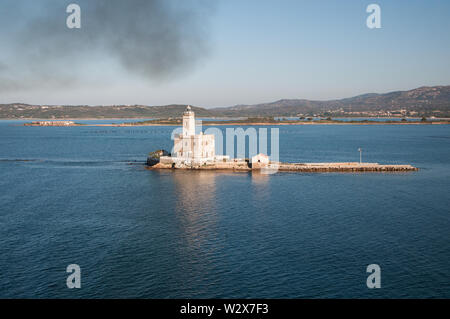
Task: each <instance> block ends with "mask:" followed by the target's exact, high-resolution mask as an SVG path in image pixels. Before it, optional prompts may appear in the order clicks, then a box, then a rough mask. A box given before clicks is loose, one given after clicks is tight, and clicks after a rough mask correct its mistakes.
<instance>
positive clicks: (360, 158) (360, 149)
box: [358, 147, 362, 164]
mask: <svg viewBox="0 0 450 319" xmlns="http://www.w3.org/2000/svg"><path fill="white" fill-rule="evenodd" d="M358 151H359V164H362V148H361V147H360V148H358Z"/></svg>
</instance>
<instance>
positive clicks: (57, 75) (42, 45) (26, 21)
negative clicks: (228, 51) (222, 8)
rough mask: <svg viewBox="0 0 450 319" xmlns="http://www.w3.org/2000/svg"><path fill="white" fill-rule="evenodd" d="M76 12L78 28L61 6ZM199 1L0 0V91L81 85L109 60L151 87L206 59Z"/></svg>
mask: <svg viewBox="0 0 450 319" xmlns="http://www.w3.org/2000/svg"><path fill="white" fill-rule="evenodd" d="M70 3H76V4H78V5H79V6H80V7H81V29H69V28H67V26H66V18H67V16H68V15H69V14H68V13H66V7H67V5H69V4H70ZM211 3H212V1H207V0H203V1H201V0H188V1H182V0H72V1H60V0H31V1H30V0H2V1H1V3H0V27H1V28H0V41H1V44H0V45H1V47H2V50H0V91H9V90H20V89H30V88H34V87H37V86H38V87H43V86H48V87H56V88H58V87H63V86H67V85H76V84H80V83H83V75H85V74H86V73H87V72H89V70H87V69H86V68H87V66H88V65H92V63H96V62H98V63H106V62H105V61H110V62H112V63H113V64H115V65H116V66H117V65H118V66H120V67H122V68H125V70H126V71H128V72H129V73H131V74H135V75H140V76H141V77H142V78H143V79H147V80H152V81H156V82H160V81H166V80H170V79H171V78H174V77H178V76H180V75H182V74H185V73H186V72H189V71H190V70H192V68H193V67H195V66H196V65H197V64H198V63H199V62H201V61H202V59H204V58H205V57H207V56H208V53H209V41H208V38H209V32H208V31H209V24H208V22H209V17H210V15H211V14H212V13H213V11H214V8H212V5H211Z"/></svg>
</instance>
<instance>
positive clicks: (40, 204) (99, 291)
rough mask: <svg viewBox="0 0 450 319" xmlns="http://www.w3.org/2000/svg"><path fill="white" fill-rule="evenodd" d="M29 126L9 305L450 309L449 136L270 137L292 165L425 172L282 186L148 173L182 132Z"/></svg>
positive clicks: (12, 187) (9, 231) (290, 181)
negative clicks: (300, 303)
mask: <svg viewBox="0 0 450 319" xmlns="http://www.w3.org/2000/svg"><path fill="white" fill-rule="evenodd" d="M130 121H132V122H134V121H136V120H130ZM77 122H80V121H77ZM81 122H82V123H84V124H102V123H103V124H104V123H109V122H111V121H81ZM120 122H123V120H121V121H120ZM23 123H24V122H23V121H8V120H3V121H0V298H450V196H449V193H450V126H449V125H300V126H296V125H281V126H273V127H267V128H268V129H269V130H270V129H271V128H278V130H279V159H280V160H281V161H284V162H357V161H359V159H360V152H359V151H358V149H359V148H361V149H362V160H363V161H364V162H372V163H374V162H377V163H382V164H411V165H414V166H416V167H418V168H419V171H417V172H405V173H393V172H391V173H375V172H372V173H293V172H285V173H281V172H279V173H275V174H269V175H267V174H260V173H256V172H255V173H251V172H214V171H185V170H184V171H183V170H165V171H156V170H148V169H146V167H145V165H144V163H145V161H146V157H147V154H148V153H149V152H151V151H154V150H157V149H166V150H169V151H170V150H171V148H172V143H173V141H172V140H171V138H170V137H171V133H172V131H173V129H174V127H171V126H148V127H107V126H76V127H26V126H23V125H22V124H23ZM226 128H227V127H226V126H220V127H219V129H220V130H225V129H226ZM244 128H246V127H244ZM72 264H76V265H78V266H79V267H80V282H81V287H80V288H74V289H69V288H68V286H67V280H68V277H69V276H70V275H71V273H70V272H67V267H68V265H72ZM373 264H376V265H378V266H379V269H380V271H379V273H378V274H379V279H380V288H369V287H368V285H367V280H368V277H369V276H370V275H371V272H368V271H367V268H368V266H369V265H373Z"/></svg>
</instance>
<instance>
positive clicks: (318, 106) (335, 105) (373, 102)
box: [216, 86, 450, 116]
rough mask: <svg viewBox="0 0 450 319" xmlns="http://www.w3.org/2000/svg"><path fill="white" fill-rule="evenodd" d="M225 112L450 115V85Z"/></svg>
mask: <svg viewBox="0 0 450 319" xmlns="http://www.w3.org/2000/svg"><path fill="white" fill-rule="evenodd" d="M216 110H218V111H220V112H221V113H222V114H223V115H227V116H237V115H238V114H245V115H246V116H295V115H298V114H304V115H313V114H322V115H324V114H328V115H331V114H335V115H336V114H341V115H345V114H347V115H348V114H349V113H351V112H367V113H373V112H376V111H384V112H387V111H389V112H395V111H398V110H406V111H407V112H417V113H418V114H417V115H421V116H422V115H427V116H430V115H445V116H449V115H450V86H434V87H421V88H417V89H414V90H410V91H396V92H389V93H384V94H376V93H369V94H363V95H359V96H355V97H351V98H345V99H340V100H329V101H311V100H303V99H290V100H287V99H283V100H279V101H275V102H271V103H263V104H256V105H236V106H232V107H226V108H219V109H216Z"/></svg>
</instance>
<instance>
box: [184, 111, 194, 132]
mask: <svg viewBox="0 0 450 319" xmlns="http://www.w3.org/2000/svg"><path fill="white" fill-rule="evenodd" d="M182 135H183V137H189V136H194V135H195V114H194V112H193V111H192V109H191V106H190V105H188V106H187V108H186V110H185V111H184V112H183V133H182Z"/></svg>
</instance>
